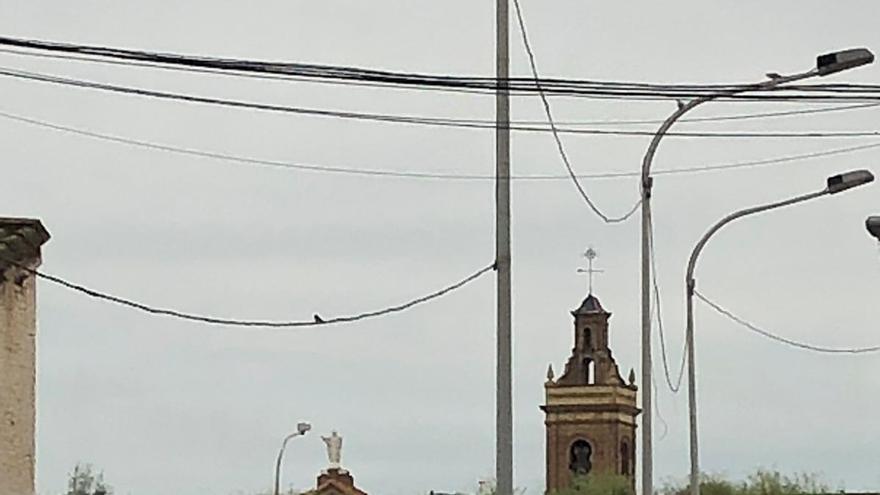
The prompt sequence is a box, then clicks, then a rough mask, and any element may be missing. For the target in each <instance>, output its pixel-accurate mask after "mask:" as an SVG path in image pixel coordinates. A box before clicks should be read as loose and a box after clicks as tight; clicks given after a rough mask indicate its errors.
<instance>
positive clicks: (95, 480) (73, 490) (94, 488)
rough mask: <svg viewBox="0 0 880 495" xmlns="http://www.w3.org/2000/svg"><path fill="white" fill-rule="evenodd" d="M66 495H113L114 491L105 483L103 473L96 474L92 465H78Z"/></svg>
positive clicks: (74, 469) (69, 479) (69, 482)
mask: <svg viewBox="0 0 880 495" xmlns="http://www.w3.org/2000/svg"><path fill="white" fill-rule="evenodd" d="M64 495H113V490H112V489H111V488H110V487H109V486H107V485H106V484H105V483H104V473H103V472H96V471H95V470H94V468H93V467H92V465H91V464H81V463H77V464H76V466H75V467H74V468H73V472H71V473H70V476H69V477H68V481H67V492H65V493H64Z"/></svg>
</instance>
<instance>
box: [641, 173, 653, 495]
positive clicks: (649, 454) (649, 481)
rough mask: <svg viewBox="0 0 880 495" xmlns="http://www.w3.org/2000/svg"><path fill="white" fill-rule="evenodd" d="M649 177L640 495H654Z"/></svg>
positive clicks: (646, 185) (647, 189) (647, 186)
mask: <svg viewBox="0 0 880 495" xmlns="http://www.w3.org/2000/svg"><path fill="white" fill-rule="evenodd" d="M652 186H653V180H652V178H651V177H650V176H649V175H647V173H645V174H643V176H642V383H641V384H640V385H641V390H642V495H653V493H654V451H653V447H652V445H653V438H652V435H653V426H652V425H653V421H652V417H653V412H654V411H653V409H652V406H651V404H652V401H651V393H652V390H651V388H652V385H653V381H652V380H651V371H652V370H651V366H652V364H651V261H650V247H649V242H650V240H649V239H650V229H651V224H650V221H651V187H652Z"/></svg>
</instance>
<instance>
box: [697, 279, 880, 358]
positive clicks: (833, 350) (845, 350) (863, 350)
mask: <svg viewBox="0 0 880 495" xmlns="http://www.w3.org/2000/svg"><path fill="white" fill-rule="evenodd" d="M694 295H695V296H696V297H697V299H699V300H701V301H703V302H704V303H706V304H707V305H708V306H709V307H710V308H712V309H714V310H715V311H716V312H718V313H719V314H721V315H723V316H725V317H727V318H728V319H730V320H732V321H734V322H735V323H737V324H739V325H740V326H742V327H744V328H746V329H747V330H750V331H752V332H754V333H757V334H758V335H761V336H763V337H767V338H768V339H771V340H774V341H776V342H780V343H782V344H786V345H788V346H791V347H796V348H798V349H804V350H808V351H813V352H820V353H823V354H867V353H873V352H880V345H877V346H868V347H824V346H818V345H814V344H808V343H805V342H799V341H797V340H792V339H789V338H786V337H782V336H779V335H776V334H774V333H772V332H768V331H767V330H764V329H761V328H759V327H758V326H756V325H754V324H752V323H749V322H748V321H746V320H744V319H742V318H740V317H739V316H736V315H735V314H733V313H731V312H730V311H728V310H727V309H724V308H722V307H721V306H720V305H718V304H717V303H715V302H713V301H711V300H709V298H707V297H706V296H704V295H703V294H701V293H700V292H699V291H697V290H694Z"/></svg>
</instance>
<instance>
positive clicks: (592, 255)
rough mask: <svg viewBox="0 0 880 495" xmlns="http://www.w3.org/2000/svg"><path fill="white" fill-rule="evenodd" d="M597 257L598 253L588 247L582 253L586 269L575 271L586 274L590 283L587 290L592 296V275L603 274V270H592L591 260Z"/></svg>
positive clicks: (591, 247)
mask: <svg viewBox="0 0 880 495" xmlns="http://www.w3.org/2000/svg"><path fill="white" fill-rule="evenodd" d="M598 256H599V253H598V252H596V250H595V249H593V246H590V247H589V248H587V250H586V251H585V252H584V258H586V259H587V268H578V269H577V272H578V273H586V274H587V277H588V278H589V281H590V286H589V288H590V292H589V294H592V293H593V274H594V273H602V272H603V270H594V269H593V260H594V259H596V258H597V257H598Z"/></svg>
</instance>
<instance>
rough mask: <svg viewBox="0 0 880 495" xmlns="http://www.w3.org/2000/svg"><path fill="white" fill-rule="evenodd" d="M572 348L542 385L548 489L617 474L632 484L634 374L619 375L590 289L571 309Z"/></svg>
mask: <svg viewBox="0 0 880 495" xmlns="http://www.w3.org/2000/svg"><path fill="white" fill-rule="evenodd" d="M571 314H572V316H573V317H574V348H572V350H571V356H569V358H568V361H567V362H566V363H565V368H564V370H563V373H562V376H560V377H559V378H558V379H557V378H555V377H554V374H553V368H552V365H551V367H550V369H549V370H548V373H547V381H546V383H545V384H544V391H545V403H544V405H543V406H541V409H542V410H543V411H544V414H545V420H544V424H545V426H546V430H547V439H546V442H547V492H548V493H550V492H553V491H556V490H560V489H564V488H567V487H570V486H571V485H572V482H573V481H574V480H575V478H577V477H580V476H589V475H591V474H594V473H598V474H619V475H623V476H626V477H627V478H629V479H630V482H631V483H633V484H634V483H635V442H636V416H638V414H639V413H640V412H641V411H640V410H639V409H638V408H637V407H636V390H637V387H636V385H635V383H634V382H635V374H634V373H633V372H632V371H630V374H629V381H628V383H627V382H624V380H623V378H621V376H620V370H619V369H618V367H617V362H616V361H615V360H614V357H613V355H612V353H611V348H610V347H609V339H608V320H609V319H610V318H611V313H609V312H607V311H605V309H604V308H603V307H602V304H601V303H600V302H599V299H598V298H597V297H596V296H594V295H593V294H592V293H590V294H589V295H588V296H587V298H586V299H584V301H583V302H582V303H581V305H580V306H579V307H578V308H577V309H575V310H574V311H572V312H571Z"/></svg>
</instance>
